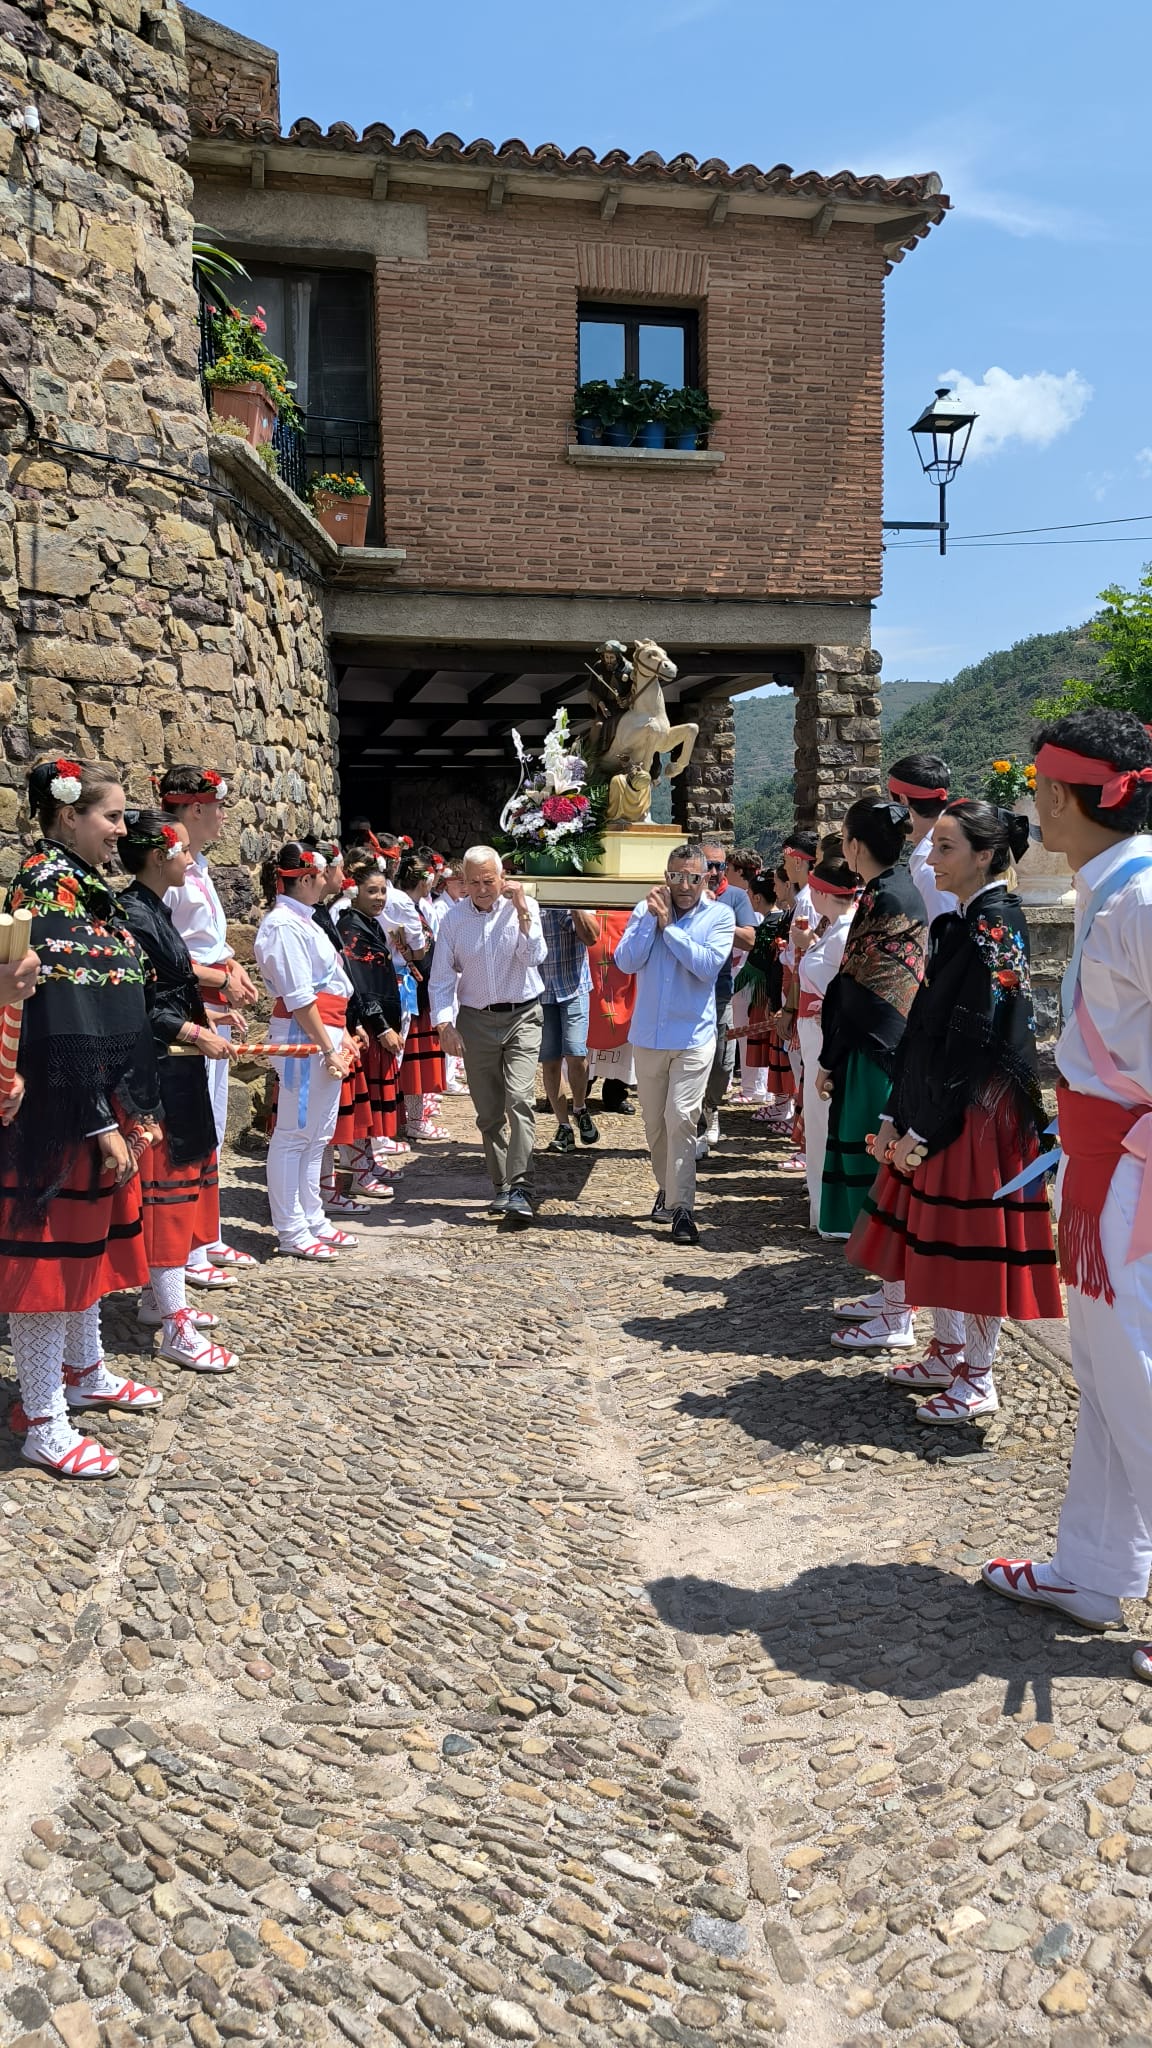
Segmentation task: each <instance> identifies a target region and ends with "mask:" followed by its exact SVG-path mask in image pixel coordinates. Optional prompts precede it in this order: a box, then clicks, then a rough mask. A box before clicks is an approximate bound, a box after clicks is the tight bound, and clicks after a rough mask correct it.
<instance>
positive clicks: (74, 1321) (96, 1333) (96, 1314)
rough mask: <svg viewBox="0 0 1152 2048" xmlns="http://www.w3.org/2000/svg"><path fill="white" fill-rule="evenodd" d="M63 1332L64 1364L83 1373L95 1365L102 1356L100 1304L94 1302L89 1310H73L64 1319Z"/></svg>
mask: <svg viewBox="0 0 1152 2048" xmlns="http://www.w3.org/2000/svg"><path fill="white" fill-rule="evenodd" d="M66 1324H67V1327H66V1329H65V1331H64V1363H65V1365H66V1366H72V1367H73V1368H74V1369H76V1370H78V1371H80V1372H83V1370H84V1368H85V1366H89V1365H95V1364H96V1361H97V1360H98V1359H101V1358H103V1356H104V1346H103V1343H102V1342H101V1338H100V1303H99V1302H98V1301H94V1302H93V1303H92V1306H91V1308H81V1309H75V1310H74V1311H73V1313H72V1314H71V1315H70V1316H68V1317H67V1318H66Z"/></svg>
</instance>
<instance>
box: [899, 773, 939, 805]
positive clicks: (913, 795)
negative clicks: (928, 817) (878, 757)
mask: <svg viewBox="0 0 1152 2048" xmlns="http://www.w3.org/2000/svg"><path fill="white" fill-rule="evenodd" d="M888 794H889V796H902V797H903V798H904V799H905V801H906V802H908V803H913V804H915V803H926V804H934V803H944V801H945V800H946V798H947V795H948V791H947V790H946V789H922V788H921V786H920V784H919V783H918V782H897V780H896V777H895V776H894V775H890V776H889V777H888Z"/></svg>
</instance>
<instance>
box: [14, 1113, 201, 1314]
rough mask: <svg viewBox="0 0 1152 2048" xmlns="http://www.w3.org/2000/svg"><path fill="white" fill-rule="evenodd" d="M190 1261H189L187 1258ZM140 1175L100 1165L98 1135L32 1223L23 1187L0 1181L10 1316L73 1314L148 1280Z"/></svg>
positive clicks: (145, 1283)
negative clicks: (21, 1197)
mask: <svg viewBox="0 0 1152 2048" xmlns="http://www.w3.org/2000/svg"><path fill="white" fill-rule="evenodd" d="M181 1263H183V1261H181ZM147 1284H148V1260H147V1257H146V1255H145V1249H144V1224H143V1215H142V1190H141V1185H140V1176H139V1174H138V1173H136V1174H133V1176H132V1179H131V1180H130V1181H129V1182H128V1185H127V1186H126V1187H122V1188H118V1187H114V1186H113V1182H112V1176H111V1174H110V1173H102V1172H101V1171H100V1153H99V1150H98V1148H97V1145H96V1142H95V1140H94V1139H91V1138H90V1139H88V1140H87V1142H86V1143H85V1144H84V1145H82V1146H81V1148H80V1152H79V1154H78V1156H77V1159H76V1163H75V1165H74V1167H73V1168H72V1171H71V1173H70V1174H69V1176H68V1179H67V1181H66V1182H65V1184H64V1186H63V1187H62V1188H61V1190H60V1192H59V1194H58V1195H57V1196H55V1198H54V1199H53V1201H51V1202H50V1203H49V1205H48V1208H47V1210H46V1212H45V1214H44V1215H43V1216H42V1217H39V1218H36V1219H35V1220H33V1221H32V1222H29V1221H28V1220H27V1219H26V1218H24V1217H18V1216H17V1215H16V1211H15V1190H14V1188H13V1187H12V1186H11V1185H3V1184H0V1309H4V1310H6V1311H7V1313H8V1314H9V1315H46V1314H51V1313H53V1312H59V1311H60V1310H63V1311H64V1312H65V1314H68V1315H71V1314H73V1313H75V1312H76V1311H77V1310H79V1309H85V1308H91V1307H92V1304H93V1302H96V1301H101V1300H102V1299H103V1297H104V1296H105V1295H106V1294H116V1293H118V1292H119V1290H120V1289H121V1288H124V1287H146V1286H147Z"/></svg>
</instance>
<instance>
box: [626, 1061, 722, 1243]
mask: <svg viewBox="0 0 1152 2048" xmlns="http://www.w3.org/2000/svg"><path fill="white" fill-rule="evenodd" d="M632 1053H633V1058H634V1060H635V1064H636V1092H637V1094H638V1095H639V1097H640V1111H641V1114H642V1116H643V1118H644V1136H645V1138H646V1139H647V1141H648V1150H649V1153H650V1154H651V1157H652V1171H653V1173H654V1174H655V1176H656V1185H657V1187H658V1188H660V1189H662V1190H663V1194H664V1200H665V1202H666V1204H667V1206H668V1207H669V1208H670V1209H692V1208H694V1207H695V1204H696V1126H697V1124H698V1122H699V1121H700V1106H701V1104H702V1102H703V1100H704V1090H705V1088H706V1087H707V1085H708V1076H709V1074H710V1073H711V1071H712V1061H713V1059H714V1058H715V1055H716V1040H715V1038H708V1039H705V1041H704V1044H703V1045H694V1046H690V1047H689V1049H688V1051H687V1052H657V1051H654V1050H653V1049H652V1048H651V1047H650V1046H646V1045H636V1046H633V1048H632Z"/></svg>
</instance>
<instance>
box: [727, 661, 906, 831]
mask: <svg viewBox="0 0 1152 2048" xmlns="http://www.w3.org/2000/svg"><path fill="white" fill-rule="evenodd" d="M940 688H941V685H940V684H939V683H913V682H907V681H905V680H904V678H903V677H900V678H897V679H895V680H894V681H892V682H890V683H885V684H884V686H883V689H882V691H881V695H880V711H881V718H882V720H883V723H884V725H885V727H887V726H889V725H891V724H893V723H894V722H895V720H896V719H898V718H902V717H903V715H904V713H905V712H906V711H910V710H911V709H912V708H913V706H914V705H917V704H919V703H921V702H922V701H923V700H924V698H926V697H930V696H931V695H932V693H933V692H934V691H936V690H938V689H940ZM733 709H734V711H735V714H736V803H737V805H738V806H739V805H740V804H744V803H747V802H748V801H749V800H750V798H752V797H754V796H755V795H756V792H757V791H758V790H760V789H762V788H763V786H764V784H765V783H766V782H774V781H776V780H777V779H778V778H779V777H780V776H782V775H786V776H790V775H791V773H792V725H793V720H794V717H795V699H794V698H793V696H792V693H791V691H789V692H788V693H787V694H786V695H781V696H779V697H738V698H737V699H736V702H735V705H734V706H733Z"/></svg>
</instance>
